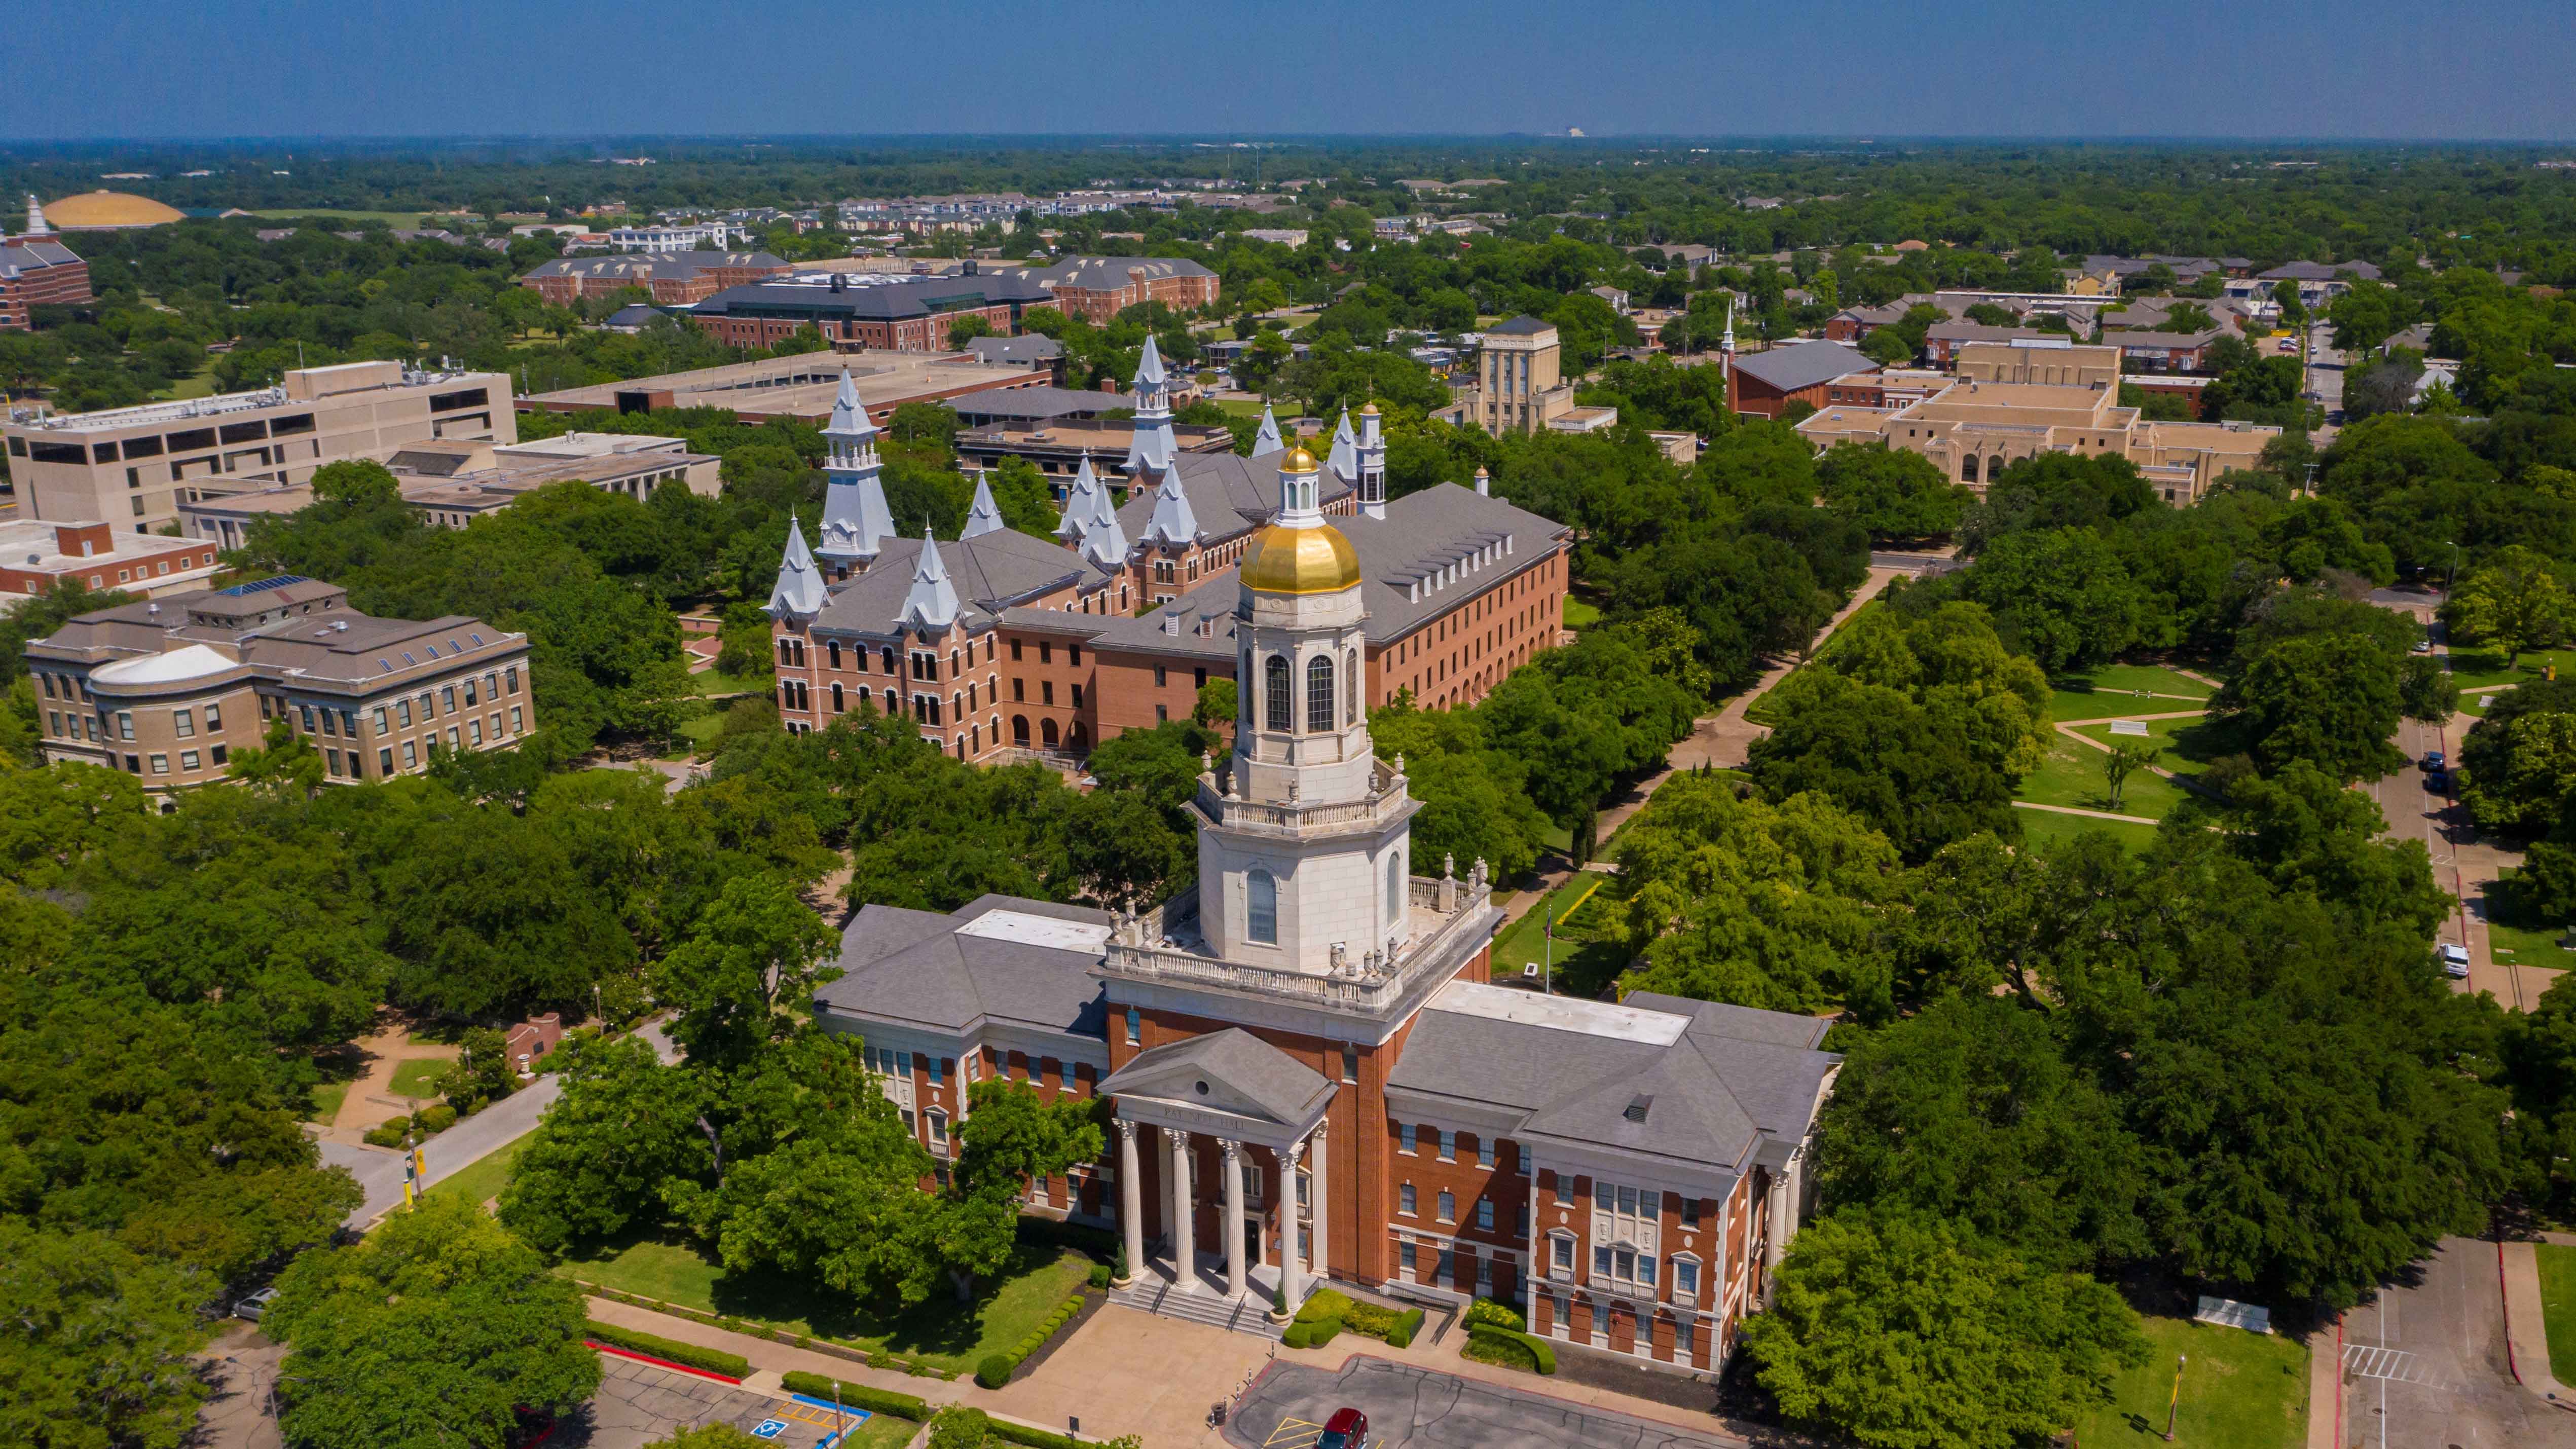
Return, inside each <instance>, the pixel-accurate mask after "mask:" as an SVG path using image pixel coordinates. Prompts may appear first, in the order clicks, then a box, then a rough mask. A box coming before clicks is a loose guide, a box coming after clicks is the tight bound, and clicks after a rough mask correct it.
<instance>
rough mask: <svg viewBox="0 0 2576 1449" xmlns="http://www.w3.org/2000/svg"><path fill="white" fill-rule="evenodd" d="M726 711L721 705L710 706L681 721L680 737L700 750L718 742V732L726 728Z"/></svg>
mask: <svg viewBox="0 0 2576 1449" xmlns="http://www.w3.org/2000/svg"><path fill="white" fill-rule="evenodd" d="M724 722H725V711H724V707H723V706H721V705H708V706H705V707H704V708H702V709H700V710H699V711H698V712H697V713H696V714H693V715H690V716H689V717H688V718H687V719H684V720H682V721H680V735H681V737H682V738H683V739H686V740H687V741H688V742H689V743H690V744H691V745H693V746H695V747H697V748H698V749H701V750H703V749H706V748H708V747H709V746H711V745H713V744H714V743H715V742H716V731H718V730H720V729H723V728H724Z"/></svg>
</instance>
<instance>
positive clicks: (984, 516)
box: [957, 476, 1007, 540]
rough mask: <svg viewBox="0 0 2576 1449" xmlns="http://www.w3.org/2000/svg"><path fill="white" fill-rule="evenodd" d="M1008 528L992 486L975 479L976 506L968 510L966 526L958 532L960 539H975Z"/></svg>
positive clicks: (979, 477) (980, 478) (980, 479)
mask: <svg viewBox="0 0 2576 1449" xmlns="http://www.w3.org/2000/svg"><path fill="white" fill-rule="evenodd" d="M1006 526H1007V525H1005V524H1004V523H1003V522H1002V510H1001V507H1000V506H999V505H997V504H996V503H994V502H993V487H992V485H991V484H989V483H987V482H985V481H984V479H983V478H982V477H981V476H978V477H977V478H976V479H975V504H974V506H973V507H971V508H969V509H967V510H966V526H965V527H964V528H963V529H960V530H959V531H958V534H957V536H958V538H959V539H961V540H963V539H969V538H975V537H978V536H980V535H983V534H987V533H991V532H993V531H994V530H996V529H999V528H1003V527H1006Z"/></svg>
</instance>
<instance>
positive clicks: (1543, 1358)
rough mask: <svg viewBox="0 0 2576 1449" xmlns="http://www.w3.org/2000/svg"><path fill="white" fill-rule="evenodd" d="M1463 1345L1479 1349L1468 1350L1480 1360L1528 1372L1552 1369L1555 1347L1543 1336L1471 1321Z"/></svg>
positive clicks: (1554, 1368)
mask: <svg viewBox="0 0 2576 1449" xmlns="http://www.w3.org/2000/svg"><path fill="white" fill-rule="evenodd" d="M1467 1347H1468V1348H1469V1349H1479V1350H1482V1352H1480V1353H1474V1354H1471V1355H1470V1356H1471V1357H1474V1358H1476V1359H1477V1360H1478V1361H1479V1362H1483V1363H1498V1364H1502V1365H1504V1366H1505V1367H1508V1368H1522V1369H1528V1370H1531V1371H1532V1372H1536V1373H1542V1374H1552V1373H1554V1372H1556V1349H1555V1347H1554V1346H1553V1345H1551V1344H1549V1343H1548V1341H1547V1340H1546V1339H1544V1338H1534V1337H1532V1336H1530V1335H1529V1334H1526V1333H1520V1332H1516V1331H1514V1330H1512V1329H1508V1328H1503V1327H1500V1326H1498V1325H1495V1324H1491V1323H1477V1324H1471V1325H1469V1326H1468V1329H1467Z"/></svg>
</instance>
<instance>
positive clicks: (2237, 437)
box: [1798, 342, 2281, 504]
mask: <svg viewBox="0 0 2576 1449" xmlns="http://www.w3.org/2000/svg"><path fill="white" fill-rule="evenodd" d="M2106 369H2107V372H2106ZM1960 370H1961V373H1962V377H1961V380H1959V381H1958V382H1955V383H1953V384H1951V385H1950V386H1949V387H1946V388H1944V389H1942V390H1941V391H1940V392H1938V393H1935V394H1934V395H1932V396H1930V397H1928V398H1923V399H1920V400H1918V401H1914V402H1909V403H1905V404H1904V405H1902V406H1889V407H1859V406H1848V405H1828V406H1826V407H1825V408H1824V409H1823V410H1821V411H1819V412H1817V413H1815V414H1814V415H1813V416H1811V417H1809V418H1807V419H1805V420H1804V421H1802V422H1800V423H1799V424H1798V432H1799V433H1800V435H1801V436H1803V437H1805V438H1806V439H1807V440H1808V441H1809V442H1811V443H1813V444H1815V446H1816V447H1817V449H1818V450H1819V451H1821V450H1823V449H1826V448H1829V447H1832V446H1834V445H1835V444H1837V443H1878V444H1884V445H1885V446H1887V447H1891V448H1903V449H1905V450H1907V451H1908V452H1914V453H1920V454H1922V455H1923V456H1924V457H1926V458H1929V459H1931V460H1932V462H1933V463H1934V464H1935V465H1936V466H1938V467H1939V468H1940V469H1941V470H1942V472H1944V473H1946V474H1948V475H1949V476H1951V477H1953V478H1956V479H1957V480H1958V481H1960V482H1961V483H1965V484H1967V485H1969V486H1970V487H1972V488H1975V489H1977V490H1978V491H1980V492H1983V491H1984V489H1985V486H1986V485H1987V484H1989V483H1992V482H1993V481H1994V480H1995V477H1996V475H1997V474H1999V473H2001V472H2002V471H2003V470H2004V469H2005V468H2006V467H2008V466H2010V465H2011V464H2013V463H2016V462H2019V461H2020V460H2022V459H2024V458H2028V457H2034V456H2036V455H2038V454H2041V453H2074V454H2079V455H2092V454H2102V453H2110V454H2116V455H2118V456H2120V457H2123V458H2127V459H2128V460H2129V461H2130V462H2132V463H2135V464H2136V465H2137V466H2138V471H2139V472H2140V473H2141V474H2143V475H2145V477H2146V479H2147V481H2148V482H2149V483H2150V484H2152V485H2153V486H2154V487H2155V489H2156V491H2157V492H2158V493H2159V494H2160V495H2162V497H2163V498H2164V500H2165V501H2166V502H2167V503H2173V504H2187V503H2194V502H2197V501H2199V499H2200V497H2201V495H2202V494H2204V493H2205V492H2207V491H2208V489H2209V486H2210V485H2211V484H2212V483H2215V482H2217V481H2218V479H2219V477H2220V475H2222V474H2224V473H2226V472H2227V471H2228V470H2229V469H2232V468H2252V467H2254V466H2255V465H2256V464H2257V463H2259V462H2260V461H2261V460H2262V456H2263V448H2264V446H2265V445H2266V444H2268V443H2270V442H2271V441H2272V440H2273V439H2274V438H2277V437H2279V436H2280V435H2281V430H2280V429H2279V428H2275V427H2262V426H2257V425H2255V424H2251V423H2164V422H2149V421H2146V420H2145V419H2143V418H2142V417H2140V416H2139V410H2138V409H2136V408H2128V407H2122V406H2120V405H2119V401H2120V394H2119V390H2118V387H2117V385H2116V380H2117V377H2118V360H2117V349H2114V348H2108V347H2069V346H2067V345H2065V344H2064V343H2062V342H2059V343H2053V344H2051V343H2040V344H2035V345H2034V344H2024V343H2012V344H1994V343H1988V344H1982V345H1981V346H1980V347H1979V348H1972V349H1970V351H1969V352H1968V353H1967V354H1964V355H1963V356H1962V359H1961V362H1960ZM1978 374H1985V376H1980V375H1978ZM2059 376H2064V377H2067V378H2069V379H2075V378H2091V379H2095V380H2092V381H2082V382H2079V381H2073V380H2069V381H2037V380H2025V381H1994V380H1991V379H1992V378H1994V377H2013V378H2021V379H2035V378H2056V377H2059ZM1891 401H1893V400H1892V399H1891Z"/></svg>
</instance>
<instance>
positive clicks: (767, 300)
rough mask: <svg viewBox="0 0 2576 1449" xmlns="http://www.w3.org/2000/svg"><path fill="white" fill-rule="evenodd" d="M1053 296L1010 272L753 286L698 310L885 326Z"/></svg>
mask: <svg viewBox="0 0 2576 1449" xmlns="http://www.w3.org/2000/svg"><path fill="white" fill-rule="evenodd" d="M680 255H683V256H686V255H689V253H685V252H683V253H681V254H680ZM1053 295H1054V294H1052V293H1050V292H1048V291H1047V290H1046V289H1044V288H1043V287H1038V286H1035V285H1033V284H1031V283H1029V282H1026V281H1023V280H1020V279H1017V278H1014V277H1012V276H1010V275H1008V274H1007V273H1002V272H960V273H957V274H956V275H953V276H941V277H899V278H896V279H895V280H893V281H887V282H871V283H868V284H866V285H863V286H844V287H841V288H839V289H837V290H836V289H834V288H832V287H828V286H820V287H818V286H816V285H814V284H813V283H811V282H793V281H775V280H773V281H766V282H749V283H745V284H744V285H742V286H739V287H727V288H725V289H724V290H723V291H721V292H718V293H716V294H715V295H714V296H712V297H709V298H707V299H706V300H705V301H703V302H700V303H699V304H698V307H697V310H698V313H699V315H701V316H716V317H849V318H857V319H861V320H866V321H877V322H883V321H892V320H898V319H902V318H910V317H927V316H929V315H931V314H932V313H933V312H938V311H946V310H950V309H952V308H959V307H987V306H999V305H1002V304H1004V303H1019V304H1024V305H1026V304H1035V303H1041V302H1046V301H1050V300H1052V298H1053ZM1013 315H1015V316H1016V315H1017V314H1016V313H1014V314H1013Z"/></svg>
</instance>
